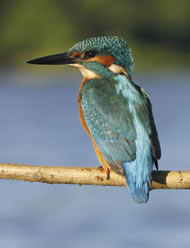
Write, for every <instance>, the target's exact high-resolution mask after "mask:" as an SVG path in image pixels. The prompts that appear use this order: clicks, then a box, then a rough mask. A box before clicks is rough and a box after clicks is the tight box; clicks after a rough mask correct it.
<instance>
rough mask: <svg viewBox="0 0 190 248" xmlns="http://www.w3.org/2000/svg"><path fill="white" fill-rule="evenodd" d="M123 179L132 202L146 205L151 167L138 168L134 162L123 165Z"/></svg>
mask: <svg viewBox="0 0 190 248" xmlns="http://www.w3.org/2000/svg"><path fill="white" fill-rule="evenodd" d="M123 165H124V170H125V178H126V182H127V185H128V187H129V191H130V193H131V196H132V197H133V200H134V201H135V202H137V203H146V202H147V201H148V199H149V186H150V185H151V172H152V165H150V166H148V167H146V168H144V169H145V170H143V168H138V165H137V164H136V161H133V162H130V163H126V162H125V163H124V164H123Z"/></svg>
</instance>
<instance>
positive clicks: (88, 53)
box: [85, 51, 96, 59]
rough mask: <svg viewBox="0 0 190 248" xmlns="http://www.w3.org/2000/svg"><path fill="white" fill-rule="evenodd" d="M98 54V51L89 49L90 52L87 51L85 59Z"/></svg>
mask: <svg viewBox="0 0 190 248" xmlns="http://www.w3.org/2000/svg"><path fill="white" fill-rule="evenodd" d="M95 56H96V52H95V51H88V52H85V59H88V58H93V57H95Z"/></svg>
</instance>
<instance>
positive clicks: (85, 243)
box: [0, 0, 190, 248]
mask: <svg viewBox="0 0 190 248" xmlns="http://www.w3.org/2000/svg"><path fill="white" fill-rule="evenodd" d="M0 4H1V6H0V31H1V39H0V54H1V56H0V113H1V115H0V163H21V164H34V165H55V166H62V165H63V166H99V164H98V161H97V158H96V155H95V152H94V150H93V147H92V144H91V141H90V140H89V138H88V136H87V134H86V133H85V132H84V130H83V129H82V127H81V124H80V121H79V116H78V106H77V92H78V88H79V84H80V81H81V79H82V77H81V75H80V74H79V73H77V72H75V70H74V69H71V70H70V69H69V68H68V67H66V68H65V67H63V66H58V67H51V68H50V67H46V66H44V67H43V66H42V67H40V66H39V67H38V66H31V65H25V64H24V62H25V61H27V60H29V59H32V58H35V57H39V56H44V55H49V54H53V53H59V52H64V51H66V50H67V49H68V48H69V47H70V46H72V45H73V44H74V43H75V42H77V41H79V40H82V39H84V38H87V37H90V36H96V35H119V36H121V37H124V38H125V39H126V40H127V41H128V43H129V46H130V47H131V48H132V51H133V55H134V59H135V73H134V76H133V79H134V81H135V82H136V83H137V84H139V85H140V86H142V87H143V88H144V89H145V90H146V91H147V92H148V93H149V95H150V97H151V101H152V104H153V112H154V117H155V121H156V125H157V129H158V133H159V137H160V142H161V147H162V159H161V160H160V162H159V167H160V169H162V170H188V169H189V168H190V165H189V147H190V146H189V126H190V115H189V106H190V73H189V59H190V31H189V24H190V17H189V7H190V2H189V1H188V0H184V1H183V2H181V3H179V1H171V0H165V1H164V0H155V1H150V0H145V1H141V2H140V1H122V0H118V1H116V2H115V1H94V2H93V1H87V0H84V1H82V0H79V1H73V0H70V1H60V0H54V1H53V0H49V1H45V0H38V1H35V0H34V1H30V2H28V1H27V2H26V1H24V0H16V1H14V2H13V1H5V0H1V1H0ZM0 196H1V203H0V247H2V248H26V247H27V248H33V247H46V248H50V247H52V246H53V247H68V248H70V247H78V248H87V247H91V248H95V247H98V248H101V247H104V248H106V247H109V248H114V247H119V248H120V247H130V248H136V247H141V248H144V247H146V248H149V247H151V248H152V247H155V248H159V247H168V246H171V247H173V248H177V247H184V248H186V247H188V248H189V247H190V236H189V233H190V210H189V209H190V207H189V206H190V197H189V191H177V190H168V191H167V190H154V191H153V192H151V194H150V200H149V202H148V203H147V204H145V205H137V204H135V203H134V202H133V201H132V199H131V197H130V194H129V192H128V190H127V189H126V188H124V187H123V188H121V187H97V186H81V187H79V186H71V185H47V184H40V183H28V182H19V181H8V180H0Z"/></svg>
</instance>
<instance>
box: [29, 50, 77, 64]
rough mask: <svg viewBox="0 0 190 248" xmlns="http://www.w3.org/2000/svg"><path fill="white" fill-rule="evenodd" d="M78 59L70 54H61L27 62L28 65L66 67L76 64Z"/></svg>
mask: <svg viewBox="0 0 190 248" xmlns="http://www.w3.org/2000/svg"><path fill="white" fill-rule="evenodd" d="M78 60H79V59H78V58H76V57H74V56H72V55H70V54H69V53H67V52H66V53H59V54H54V55H49V56H45V57H41V58H37V59H33V60H30V61H27V62H26V63H28V64H37V65H65V64H76V63H77V62H78Z"/></svg>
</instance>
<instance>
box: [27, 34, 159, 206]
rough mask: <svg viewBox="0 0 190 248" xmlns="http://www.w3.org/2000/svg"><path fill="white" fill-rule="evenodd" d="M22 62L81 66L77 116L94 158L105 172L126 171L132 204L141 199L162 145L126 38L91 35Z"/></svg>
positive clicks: (149, 181)
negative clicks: (58, 50)
mask: <svg viewBox="0 0 190 248" xmlns="http://www.w3.org/2000/svg"><path fill="white" fill-rule="evenodd" d="M27 63H29V64H38V65H65V64H67V65H70V66H72V67H75V68H77V69H79V70H80V71H81V73H82V75H83V80H82V83H81V85H80V88H79V92H78V105H79V114H80V121H81V123H82V126H83V127H84V129H85V131H86V132H87V133H88V135H89V137H90V138H91V140H92V143H93V146H94V149H95V152H96V155H97V157H98V160H99V162H100V164H101V165H102V167H103V168H105V169H106V170H107V171H108V173H107V175H109V170H114V171H115V172H116V173H117V174H119V175H122V176H125V179H126V183H127V185H128V188H129V191H130V194H131V196H132V198H133V200H134V201H135V202H136V203H146V202H147V201H148V199H149V191H150V187H151V184H152V176H151V175H152V171H153V168H154V166H155V167H156V169H158V160H159V159H160V157H161V148H160V142H159V138H158V133H157V129H156V125H155V122H154V118H153V112H152V105H151V102H150V99H149V95H148V93H146V91H145V90H144V89H143V88H141V87H140V86H138V85H137V84H135V83H134V82H133V80H132V74H133V69H134V62H133V57H132V52H131V49H130V48H129V46H128V44H127V42H126V41H125V40H124V39H123V38H120V37H118V36H98V37H91V38H88V39H85V40H83V41H80V42H78V43H76V44H75V45H74V46H72V47H71V48H70V49H69V50H68V51H67V52H64V53H59V54H55V55H49V56H45V57H40V58H37V59H33V60H30V61H28V62H27ZM108 179H109V176H108Z"/></svg>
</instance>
